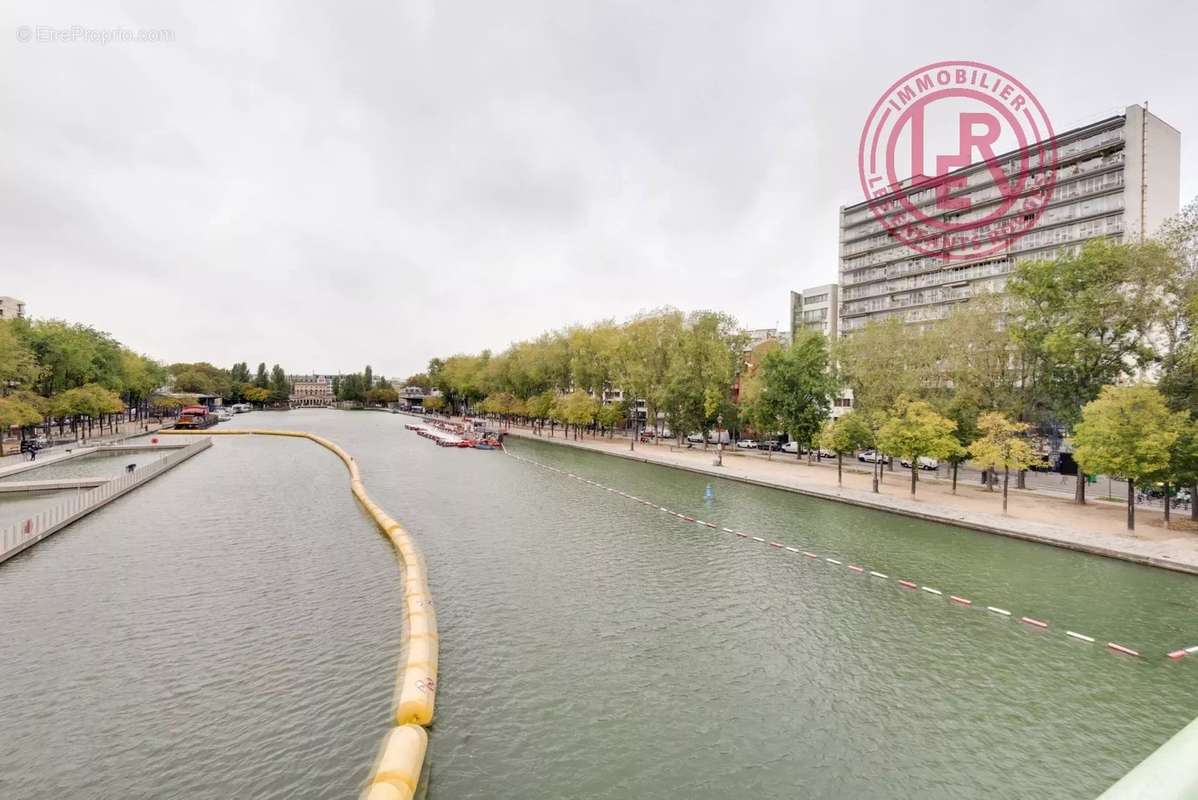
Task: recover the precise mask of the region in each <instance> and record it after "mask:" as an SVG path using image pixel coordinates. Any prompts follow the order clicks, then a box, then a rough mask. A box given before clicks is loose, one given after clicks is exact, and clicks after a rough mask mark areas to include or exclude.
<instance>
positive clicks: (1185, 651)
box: [503, 447, 1198, 661]
mask: <svg viewBox="0 0 1198 800" xmlns="http://www.w3.org/2000/svg"><path fill="white" fill-rule="evenodd" d="M503 452H504V453H506V454H507V455H509V456H511V457H512V458H514V459H516V460H517V461H523V462H525V463H526V464H532V465H533V466H536V467H540V468H542V469H546V470H549V471H550V472H556V473H558V474H561V475H564V476H566V477H567V478H570V479H572V480H576V481H579V482H581V483H585V484H588V485H590V486H594V487H595V488H596V489H602V490H603V491H605V492H610V493H612V494H616V495H619V496H620V497H623V498H625V499H627V500H631V501H633V502H634V503H640V504H641V505H643V506H648V507H649V508H653V509H656V510H658V511H662V512H664V513H666V514H669V515H670V516H673V517H677V518H678V519H680V520H682V521H684V522H691V523H694V524H696V525H702V526H703V527H705V528H711V529H712V530H718V531H722V532H723V533H730V534H732V535H733V536H736V537H737V538H739V539H744V540H746V541H752V542H759V543H761V544H765V545H768V546H769V547H771V548H773V549H775V550H778V551H780V552H784V553H793V554H795V555H799V556H802V557H804V558H805V559H808V560H810V561H820V560H822V561H824V562H825V563H827V564H831V565H833V566H837V567H841V566H843V567H845V568H846V569H847V570H848V571H850V572H853V573H856V574H859V575H869V576H870V577H872V578H876V579H878V580H883V581H894V583H895V584H897V585H898V586H899V587H900V588H902V589H905V590H908V591H922V592H925V593H927V594H930V595H933V596H935V597H946V595H945V593H944V592H942V591H940V590H939V589H935V588H933V587H931V586H924V585H922V584H919V583H916V582H915V581H910V580H905V579H900V578H891V577H890V575H888V574H887V573H885V572H878V571H876V570H872V569H867V568H866V567H863V566H860V565H858V564H847V565H846V564H845V563H844V562H843V561H840V560H838V559H835V558H827V557H824V558H822V559H821V557H820V556H819V555H818V554H817V553H812V552H810V551H808V550H802V549H799V548H797V547H791V546H790V545H786V544H783V543H782V542H775V541H770V540H768V539H765V538H763V537H761V536H753V535H751V534H748V533H745V532H744V531H739V530H735V529H733V528H726V527H723V526H720V525H716V524H715V523H714V522H707V521H705V520H701V519H697V518H696V517H692V516H689V515H687V514H682V513H680V512H677V511H671V510H670V509H668V508H665V507H664V506H659V505H657V504H656V503H654V502H652V501H650V500H646V499H644V498H642V497H636V496H634V495H631V494H628V493H627V492H622V491H620V490H619V489H615V488H612V487H611V486H605V485H603V484H602V483H599V482H598V481H593V480H590V479H589V478H584V477H582V476H581V475H575V474H574V473H573V472H568V471H566V470H564V469H559V468H558V467H552V466H550V465H548V464H542V463H541V462H539V461H533V460H532V459H531V458H525V457H523V456H518V455H515V454H514V453H512V452H510V451H509V450H508V449H507V448H506V447H505V448H503ZM947 598H948V602H949V603H951V604H953V605H955V606H958V607H960V608H977V609H979V610H984V611H985V612H986V613H988V614H993V615H995V616H997V617H1000V618H1004V619H1017V620H1018V621H1019V622H1020V623H1022V624H1023V625H1025V626H1027V627H1028V628H1029V629H1036V630H1044V631H1047V630H1051V628H1050V626H1049V623H1048V622H1047V621H1045V620H1040V619H1035V618H1033V617H1024V616H1020V617H1016V616H1015V614H1014V613H1012V612H1011V611H1008V610H1007V609H1005V608H999V607H997V606H983V605H982V604H981V603H974V601H973V600H971V599H969V598H968V597H963V596H961V595H957V594H949V595H947ZM1065 635H1066V636H1068V637H1069V638H1071V639H1075V640H1077V641H1081V642H1087V643H1089V644H1096V643H1097V642H1098V641H1099V640H1097V639H1095V638H1094V637H1093V636H1087V635H1086V634H1084V633H1078V632H1077V631H1071V630H1066V631H1065ZM1106 646H1107V650H1109V651H1110V652H1112V653H1119V654H1121V655H1125V656H1132V657H1136V658H1139V657H1141V654H1140V652H1139V651H1138V650H1134V649H1132V648H1130V647H1127V646H1126V645H1122V644H1119V643H1117V642H1107V643H1106ZM1195 654H1198V645H1195V646H1194V647H1186V648H1182V649H1179V650H1174V651H1173V652H1171V653H1169V654H1168V656H1169V658H1170V659H1173V660H1174V661H1176V660H1179V659H1181V658H1183V657H1185V656H1186V655H1195Z"/></svg>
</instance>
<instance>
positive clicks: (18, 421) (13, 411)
mask: <svg viewBox="0 0 1198 800" xmlns="http://www.w3.org/2000/svg"><path fill="white" fill-rule="evenodd" d="M41 421H42V414H41V412H39V411H38V410H37V409H36V408H34V407H33V406H32V405H30V404H29V403H26V402H24V401H23V400H20V399H18V398H16V397H0V437H3V436H6V435H7V434H8V431H9V429H10V428H13V427H20V428H24V427H27V426H29V425H36V424H38V423H39V422H41Z"/></svg>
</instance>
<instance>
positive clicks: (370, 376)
mask: <svg viewBox="0 0 1198 800" xmlns="http://www.w3.org/2000/svg"><path fill="white" fill-rule="evenodd" d="M362 383H364V384H365V385H366V391H370V390H371V389H373V388H374V372H372V371H371V369H370V365H369V364H367V365H366V371H365V372H363V373H362Z"/></svg>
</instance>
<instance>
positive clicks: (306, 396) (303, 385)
mask: <svg viewBox="0 0 1198 800" xmlns="http://www.w3.org/2000/svg"><path fill="white" fill-rule="evenodd" d="M289 380H290V381H291V397H290V401H291V407H292V408H328V407H329V406H332V405H333V404H334V403H335V402H336V400H337V398H336V397H334V396H333V379H332V378H331V377H330V376H328V375H292V376H290V378H289Z"/></svg>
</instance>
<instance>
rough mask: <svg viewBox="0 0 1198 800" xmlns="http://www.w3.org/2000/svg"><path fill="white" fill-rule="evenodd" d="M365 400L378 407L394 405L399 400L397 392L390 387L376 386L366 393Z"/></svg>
mask: <svg viewBox="0 0 1198 800" xmlns="http://www.w3.org/2000/svg"><path fill="white" fill-rule="evenodd" d="M366 400H367V401H368V402H370V403H374V404H375V405H378V406H385V405H387V404H388V403H395V402H398V400H399V392H397V391H395V390H394V389H392V388H391V387H390V386H376V387H374V388H373V389H371V390H370V391H368V392H367V393H366Z"/></svg>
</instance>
